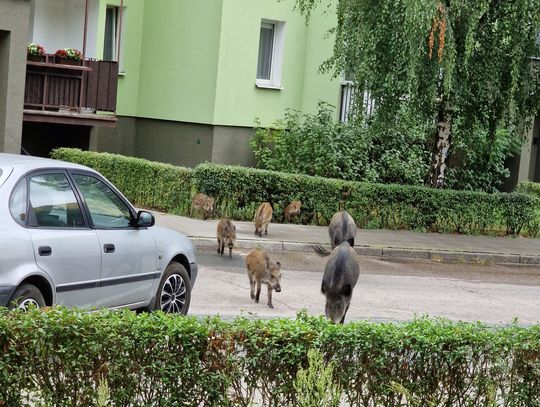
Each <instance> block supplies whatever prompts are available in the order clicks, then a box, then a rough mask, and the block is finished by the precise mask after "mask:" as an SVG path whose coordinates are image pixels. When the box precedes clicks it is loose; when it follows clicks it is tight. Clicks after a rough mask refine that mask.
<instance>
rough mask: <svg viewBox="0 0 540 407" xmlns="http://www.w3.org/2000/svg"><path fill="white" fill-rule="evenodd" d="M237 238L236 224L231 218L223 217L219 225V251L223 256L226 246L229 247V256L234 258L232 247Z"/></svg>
mask: <svg viewBox="0 0 540 407" xmlns="http://www.w3.org/2000/svg"><path fill="white" fill-rule="evenodd" d="M235 240H236V226H234V225H233V223H232V222H231V221H230V220H229V219H221V220H220V221H219V223H218V225H217V243H218V246H217V252H218V254H220V255H221V256H223V251H224V250H225V246H227V247H228V248H229V258H230V259H232V249H233V247H234V242H235Z"/></svg>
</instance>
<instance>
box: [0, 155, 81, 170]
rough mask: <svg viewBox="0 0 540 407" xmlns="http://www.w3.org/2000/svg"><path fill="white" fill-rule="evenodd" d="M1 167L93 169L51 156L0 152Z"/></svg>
mask: <svg viewBox="0 0 540 407" xmlns="http://www.w3.org/2000/svg"><path fill="white" fill-rule="evenodd" d="M0 167H12V168H21V169H25V170H29V169H30V170H31V169H39V168H51V167H54V168H58V167H61V168H78V169H85V170H91V169H90V168H88V167H85V166H84V165H79V164H73V163H69V162H66V161H59V160H52V159H50V158H41V157H34V156H31V155H18V154H6V153H0Z"/></svg>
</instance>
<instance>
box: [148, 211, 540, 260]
mask: <svg viewBox="0 0 540 407" xmlns="http://www.w3.org/2000/svg"><path fill="white" fill-rule="evenodd" d="M154 214H155V216H156V224H157V225H160V226H166V227H168V228H171V229H174V230H177V231H179V232H182V233H184V234H185V235H187V236H189V237H190V238H191V240H192V241H193V244H194V245H195V246H196V247H199V248H202V247H212V248H216V247H217V241H216V227H217V223H218V220H217V219H211V220H206V221H203V220H201V219H192V218H187V217H183V216H175V215H169V214H164V213H158V212H155V213H154ZM233 223H234V225H235V226H236V237H237V243H236V246H237V247H238V248H245V249H249V248H254V247H263V248H264V249H265V250H269V251H281V250H287V251H312V250H313V248H312V247H313V245H314V244H320V245H323V246H325V247H328V248H330V245H329V237H328V228H327V227H326V226H306V225H294V224H277V223H271V224H270V225H269V226H268V235H267V236H265V235H263V236H262V237H260V238H259V237H257V236H255V234H254V232H255V227H254V225H253V222H238V221H234V222H233ZM355 249H356V251H357V253H358V254H360V255H364V256H375V257H393V258H414V259H426V260H434V261H454V262H467V263H483V262H492V263H513V264H534V265H540V239H526V238H512V237H490V236H470V235H447V234H440V233H418V232H411V231H403V230H366V229H359V230H358V232H357V235H356V239H355Z"/></svg>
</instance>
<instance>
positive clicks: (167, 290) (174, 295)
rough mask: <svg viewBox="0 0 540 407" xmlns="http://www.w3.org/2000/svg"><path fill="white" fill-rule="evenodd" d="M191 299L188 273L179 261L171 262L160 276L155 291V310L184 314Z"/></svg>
mask: <svg viewBox="0 0 540 407" xmlns="http://www.w3.org/2000/svg"><path fill="white" fill-rule="evenodd" d="M190 301H191V285H190V281H189V275H188V273H187V271H186V269H185V268H184V266H182V265H181V264H180V263H177V262H175V261H173V262H171V263H170V264H169V265H168V266H167V268H166V269H165V272H164V273H163V277H162V278H161V282H160V284H159V287H158V290H157V293H156V302H155V305H154V309H155V310H161V311H163V312H167V313H175V314H181V315H186V314H187V312H188V309H189V303H190Z"/></svg>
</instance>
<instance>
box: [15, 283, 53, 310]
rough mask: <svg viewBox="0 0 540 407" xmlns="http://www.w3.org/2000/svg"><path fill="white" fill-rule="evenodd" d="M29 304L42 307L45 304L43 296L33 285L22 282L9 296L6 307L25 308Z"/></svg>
mask: <svg viewBox="0 0 540 407" xmlns="http://www.w3.org/2000/svg"><path fill="white" fill-rule="evenodd" d="M30 305H33V306H35V307H37V308H43V307H44V306H45V298H43V294H42V293H41V291H39V288H37V287H36V286H35V285H32V284H23V285H21V286H19V287H18V288H17V289H16V290H15V292H14V293H13V295H12V296H11V299H10V300H9V305H8V307H9V308H11V309H15V308H21V309H26V308H27V307H28V306H30Z"/></svg>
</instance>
